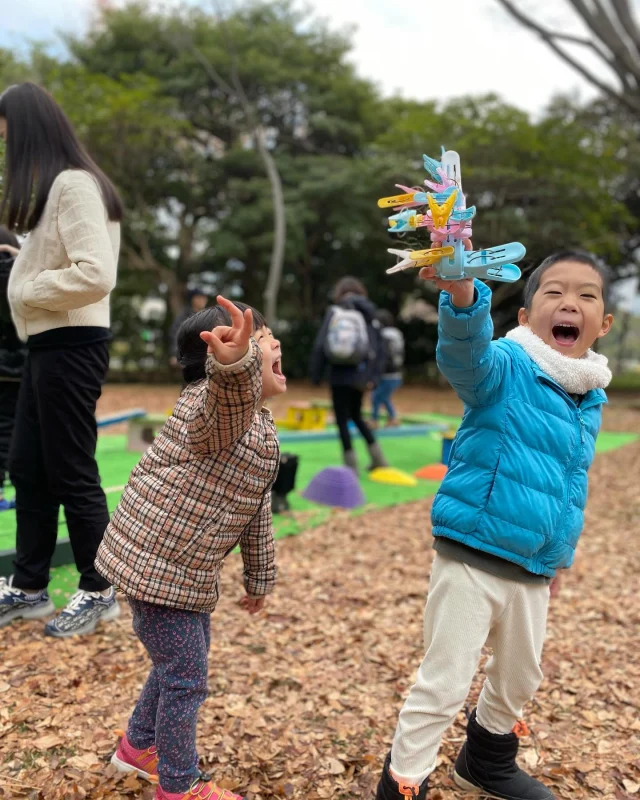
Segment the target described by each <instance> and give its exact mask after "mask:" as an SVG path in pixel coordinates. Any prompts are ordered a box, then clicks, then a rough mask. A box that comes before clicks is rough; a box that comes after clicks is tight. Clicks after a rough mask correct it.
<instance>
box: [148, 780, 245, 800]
mask: <svg viewBox="0 0 640 800" xmlns="http://www.w3.org/2000/svg"><path fill="white" fill-rule="evenodd" d="M154 800H243V798H242V797H240V795H239V794H233V792H230V791H229V790H228V789H221V788H220V787H219V786H216V785H215V783H214V782H213V781H212V780H209V779H208V778H205V776H204V775H203V776H201V777H200V778H197V779H196V780H195V781H194V782H193V783H192V784H191V788H190V789H188V790H187V791H186V792H165V791H164V789H163V788H162V787H161V786H158V787H157V788H156V795H155V797H154Z"/></svg>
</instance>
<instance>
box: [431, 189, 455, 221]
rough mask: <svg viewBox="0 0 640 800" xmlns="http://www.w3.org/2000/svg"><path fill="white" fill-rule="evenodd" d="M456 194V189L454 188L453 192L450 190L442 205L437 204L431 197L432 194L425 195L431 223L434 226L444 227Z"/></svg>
mask: <svg viewBox="0 0 640 800" xmlns="http://www.w3.org/2000/svg"><path fill="white" fill-rule="evenodd" d="M457 196H458V190H457V189H455V190H454V191H453V192H451V194H450V195H449V197H448V198H447V199H446V201H445V202H444V203H443V204H442V205H438V203H436V201H435V200H434V199H433V195H432V194H431V193H429V194H428V195H427V202H428V203H429V210H430V211H431V217H432V218H433V224H434V226H435V227H436V228H444V226H445V225H446V224H447V222H448V221H449V217H450V216H451V214H452V212H453V207H454V205H455V202H456V198H457Z"/></svg>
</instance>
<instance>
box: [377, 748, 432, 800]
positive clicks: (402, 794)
mask: <svg viewBox="0 0 640 800" xmlns="http://www.w3.org/2000/svg"><path fill="white" fill-rule="evenodd" d="M390 766H391V753H389V755H388V756H387V757H386V758H385V761H384V767H383V768H382V775H381V776H380V780H379V782H378V791H377V792H376V800H427V789H428V788H429V778H425V779H424V781H422V784H421V786H420V788H419V789H415V787H413V786H405V785H404V784H402V785H400V784H398V781H397V780H396V779H395V778H393V777H391V773H390V772H389V768H390ZM416 792H417V793H416Z"/></svg>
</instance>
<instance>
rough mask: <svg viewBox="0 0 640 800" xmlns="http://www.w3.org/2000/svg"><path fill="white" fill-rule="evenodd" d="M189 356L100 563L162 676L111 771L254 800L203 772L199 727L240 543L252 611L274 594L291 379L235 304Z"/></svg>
mask: <svg viewBox="0 0 640 800" xmlns="http://www.w3.org/2000/svg"><path fill="white" fill-rule="evenodd" d="M178 348H179V356H180V363H181V365H182V367H183V372H184V378H185V381H186V382H187V387H186V389H185V390H184V391H183V393H182V395H181V396H180V399H179V400H178V403H177V405H176V407H175V409H174V411H173V414H172V415H171V417H170V418H169V419H168V420H167V422H166V424H165V425H164V427H163V429H162V431H161V432H160V433H159V434H158V436H157V437H156V439H155V441H154V442H153V444H152V445H151V447H150V448H149V450H148V451H147V452H146V454H145V455H144V456H143V458H142V460H141V461H140V463H139V464H138V466H137V467H136V468H135V469H134V470H133V472H132V473H131V477H130V478H129V483H128V484H127V487H126V489H125V491H124V494H123V495H122V499H121V501H120V504H119V505H118V507H117V509H116V511H115V512H114V515H113V517H112V520H111V522H110V524H109V527H108V528H107V530H106V532H105V535H104V539H103V541H102V544H101V546H100V549H99V551H98V555H97V558H96V567H97V569H98V571H99V572H100V574H101V575H103V576H104V577H105V578H107V579H108V580H109V581H111V582H112V583H113V584H114V586H117V587H118V588H119V589H121V590H122V591H123V592H124V593H125V594H126V595H127V596H128V599H129V603H130V605H131V608H132V611H133V628H134V631H135V632H136V634H137V635H138V637H139V638H140V640H141V641H142V643H143V644H144V646H145V648H146V649H147V652H148V653H149V656H150V658H151V662H152V664H153V666H152V669H151V672H150V674H149V677H148V679H147V682H146V684H145V686H144V688H143V690H142V693H141V695H140V698H139V700H138V703H137V705H136V707H135V709H134V711H133V714H132V716H131V718H130V720H129V725H128V729H127V732H126V734H124V735H123V736H122V738H121V740H120V742H119V745H118V749H117V751H116V753H115V754H114V756H113V759H112V763H113V764H115V766H116V767H118V768H119V769H121V770H124V771H128V772H136V773H137V774H138V775H140V776H142V777H145V778H148V779H150V780H152V781H154V782H155V781H159V786H158V787H157V790H156V795H155V800H181V798H187V797H189V798H192V799H193V798H194V797H195V798H207V799H208V800H241V798H238V796H237V795H234V794H232V793H231V792H228V791H223V790H221V789H219V788H217V787H216V786H215V785H214V784H213V782H212V781H211V780H210V779H209V778H208V777H207V776H206V775H203V774H202V773H200V771H199V769H198V756H197V752H196V747H195V733H196V716H197V711H198V708H199V706H200V705H201V704H202V702H203V701H204V699H205V697H206V694H207V656H208V649H209V617H210V614H211V612H212V611H213V610H214V608H215V606H216V603H217V600H218V578H219V574H220V569H221V567H222V562H223V560H224V558H225V556H226V555H227V554H228V553H230V552H231V551H232V550H233V549H234V547H235V546H236V545H237V544H239V545H240V549H241V552H242V558H243V562H244V584H245V590H246V597H244V598H243V604H244V606H245V607H246V608H247V610H248V611H249V613H252V614H254V613H256V612H258V611H260V610H261V609H262V608H263V606H264V603H265V596H266V595H267V594H268V593H269V592H271V591H273V587H274V583H275V577H276V568H275V552H274V550H275V549H274V541H273V530H272V524H271V486H272V484H273V482H274V480H275V477H276V474H277V470H278V460H279V449H278V440H277V438H276V428H275V424H274V422H273V418H272V416H271V413H270V412H269V411H268V410H267V409H266V408H263V407H262V404H263V402H264V400H266V399H267V398H269V397H274V396H275V395H278V394H281V393H282V392H284V391H286V379H285V377H284V375H283V374H282V370H281V351H280V343H279V342H278V341H277V340H276V339H275V338H274V337H273V334H272V333H271V331H270V330H269V329H268V328H267V326H266V323H265V320H264V318H263V317H262V316H261V315H260V314H259V313H258V312H257V311H255V310H254V309H251V308H249V307H247V306H245V305H243V304H241V303H235V304H234V303H231V302H230V301H228V300H225V299H224V298H222V297H218V305H217V306H215V307H213V308H209V309H205V310H204V311H200V312H198V313H197V314H195V315H194V316H193V317H191V318H190V319H189V320H187V321H186V322H185V323H184V324H183V326H182V328H181V329H180V332H179V334H178Z"/></svg>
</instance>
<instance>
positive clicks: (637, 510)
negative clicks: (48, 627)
mask: <svg viewBox="0 0 640 800" xmlns="http://www.w3.org/2000/svg"><path fill="white" fill-rule="evenodd" d="M639 469H640V444H637V445H632V446H628V447H626V448H623V449H621V450H618V451H615V452H612V453H609V454H606V455H603V456H599V457H598V458H597V460H596V463H595V465H594V468H593V471H592V481H591V499H590V504H589V509H588V513H587V525H586V531H585V534H584V536H583V539H582V542H581V544H580V548H579V554H578V558H577V560H576V564H575V565H574V567H573V568H572V570H570V571H569V572H568V573H567V574H566V575H565V576H564V583H563V586H562V589H561V593H560V596H559V597H558V599H557V600H555V601H554V602H553V605H552V609H551V613H550V619H549V635H548V641H547V645H546V648H545V654H544V671H545V675H546V677H545V681H544V684H543V686H542V688H541V690H540V691H539V693H538V695H537V696H536V699H535V701H534V703H532V704H531V706H530V708H529V709H528V711H527V722H528V724H529V727H530V728H531V730H532V736H531V738H529V739H525V740H523V748H522V751H521V762H522V764H523V765H526V767H527V768H528V769H530V770H532V771H533V772H534V773H535V774H536V775H537V776H538V777H540V778H541V779H543V780H544V781H546V782H547V783H548V784H549V785H550V786H552V787H553V789H554V791H555V793H556V795H557V796H558V797H559V798H566V799H568V798H572V799H575V800H580V798H588V797H600V798H605V800H633V799H634V798H640V658H639V657H638V653H640V601H639V599H638V598H639V594H640V593H639V589H640V579H639V577H638V576H639V575H640V548H639V547H638V527H639V526H638V523H639V522H640V495H639V492H638V472H639ZM429 505H430V503H429V502H428V501H424V502H418V503H413V504H411V505H405V506H402V507H397V508H390V509H385V510H382V511H374V512H371V513H369V514H365V515H363V516H362V517H358V518H350V517H349V516H348V515H346V514H344V513H336V514H333V515H332V516H331V518H330V520H329V522H328V523H327V524H325V525H323V526H321V527H318V528H316V529H314V530H311V531H309V532H307V533H304V534H303V535H301V536H298V537H294V538H291V539H287V540H282V541H280V542H279V543H278V548H279V560H280V584H279V588H278V591H277V594H276V595H275V596H274V597H273V599H272V601H271V603H270V605H269V607H268V611H267V612H265V613H264V614H263V615H262V616H261V617H259V618H249V617H248V616H247V615H246V613H245V612H243V611H242V610H241V609H240V608H239V607H238V606H237V600H238V599H239V597H240V596H241V593H242V592H241V582H240V580H241V576H240V570H241V565H240V561H239V559H238V558H237V557H235V556H234V557H231V558H230V560H229V563H228V566H227V568H226V570H225V574H224V577H223V599H222V600H221V602H220V605H219V608H218V610H217V611H216V613H215V614H214V615H213V618H212V647H211V657H210V696H209V698H208V700H207V702H206V703H205V705H204V706H203V708H202V711H201V716H200V723H199V749H200V753H201V755H202V760H203V766H204V767H205V768H207V769H209V770H210V771H211V772H212V773H213V774H214V775H215V776H216V777H217V778H218V780H219V782H220V783H221V784H222V785H223V786H225V787H227V788H230V789H234V790H237V791H238V792H242V793H243V794H244V795H245V796H246V797H247V798H250V800H262V799H266V798H272V797H280V798H292V800H298V799H299V800H303V798H304V800H320V799H321V798H333V799H334V800H341V799H342V798H367V800H369V799H370V798H372V797H373V792H374V787H375V784H376V782H377V778H378V774H379V770H380V766H381V763H382V759H383V757H384V755H385V753H386V752H387V750H388V747H389V743H390V740H391V737H392V735H393V731H394V727H395V721H396V716H397V713H398V710H399V708H400V706H401V704H402V699H403V697H404V696H405V694H406V692H407V690H408V688H409V686H410V685H411V682H412V678H413V675H414V673H415V670H416V668H417V666H418V663H419V661H420V659H421V658H422V654H423V651H422V641H421V618H422V609H423V604H424V598H425V594H426V591H427V587H428V577H429V571H430V565H431V561H432V551H431V549H430V536H429ZM41 630H42V625H41V623H37V622H30V623H21V624H20V625H16V626H14V627H10V628H8V629H4V630H3V631H2V633H1V634H0V636H1V637H2V639H1V641H2V646H3V656H2V663H1V666H0V786H1V787H2V788H1V789H0V798H3V800H4V799H5V798H21V797H28V798H34V799H37V800H63V799H64V800H83V799H84V798H90V800H108V799H110V798H134V797H135V798H141V800H151V798H152V797H153V788H152V787H150V786H149V785H148V784H144V783H142V782H140V781H138V780H137V779H135V778H131V777H126V778H119V777H118V776H117V775H115V773H114V771H113V768H112V767H110V766H108V760H109V757H110V756H111V753H112V751H113V747H114V736H113V733H112V731H113V729H115V728H118V727H122V726H124V725H125V724H126V720H127V716H128V713H129V712H130V710H131V708H132V704H133V702H134V700H135V698H136V696H137V694H138V691H139V689H140V687H141V685H142V682H143V680H144V678H145V676H146V673H147V669H148V662H147V659H146V656H145V653H144V650H143V648H142V646H141V645H140V644H139V643H138V641H137V639H136V638H135V636H134V635H133V633H132V631H131V622H130V615H129V612H128V610H125V613H124V614H123V616H122V618H121V619H120V620H119V621H117V622H115V623H110V624H107V625H105V626H104V627H103V628H102V629H101V631H100V633H99V634H97V635H95V636H93V637H89V638H85V639H82V640H77V641H57V640H46V639H44V638H43V637H42V636H41ZM480 683H481V675H480V674H479V675H478V678H477V680H476V681H475V682H474V685H473V689H472V695H471V697H470V704H473V702H474V701H475V698H476V697H477V693H478V691H479V688H480ZM463 723H464V717H463V714H460V715H459V716H458V719H457V721H456V724H455V725H454V726H453V727H452V728H451V729H450V730H449V732H448V733H447V735H446V738H445V741H444V744H443V747H442V750H441V755H440V759H439V766H438V769H437V770H436V772H435V773H434V775H433V782H432V785H433V789H432V791H431V793H430V800H449V799H451V800H452V799H453V798H454V797H461V795H460V794H459V793H457V792H456V791H455V790H454V787H453V783H452V781H451V778H450V776H449V774H450V768H451V763H452V760H453V759H455V756H456V753H457V750H458V748H459V746H460V744H461V742H462V740H463V736H464V724H463Z"/></svg>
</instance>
